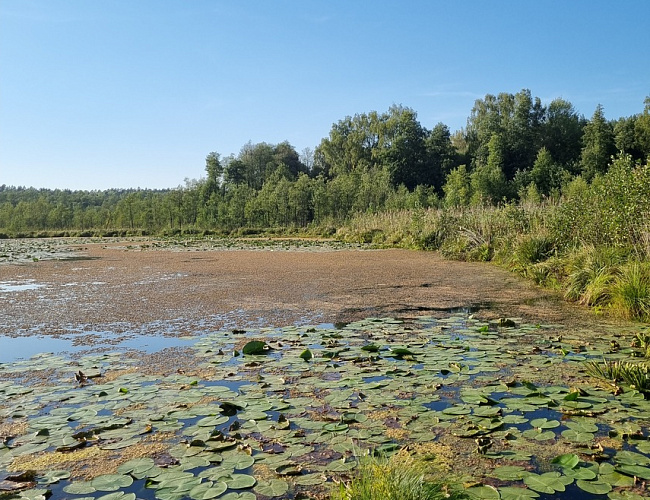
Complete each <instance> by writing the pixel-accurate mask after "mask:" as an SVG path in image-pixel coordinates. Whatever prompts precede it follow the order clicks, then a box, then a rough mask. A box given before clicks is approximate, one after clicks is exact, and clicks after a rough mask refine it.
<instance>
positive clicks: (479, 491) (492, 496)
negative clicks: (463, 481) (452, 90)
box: [465, 486, 501, 500]
mask: <svg viewBox="0 0 650 500" xmlns="http://www.w3.org/2000/svg"><path fill="white" fill-rule="evenodd" d="M465 493H467V495H468V496H469V497H470V498H472V499H476V500H499V499H500V498H501V495H500V494H499V491H498V490H497V489H496V488H495V487H493V486H472V487H471V488H467V489H466V490H465Z"/></svg>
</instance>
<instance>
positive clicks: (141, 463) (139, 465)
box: [117, 458, 156, 479]
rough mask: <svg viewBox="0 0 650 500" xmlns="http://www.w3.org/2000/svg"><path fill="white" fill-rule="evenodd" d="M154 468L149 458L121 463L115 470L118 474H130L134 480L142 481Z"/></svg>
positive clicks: (154, 465)
mask: <svg viewBox="0 0 650 500" xmlns="http://www.w3.org/2000/svg"><path fill="white" fill-rule="evenodd" d="M155 467H156V464H155V463H154V461H153V460H152V459H151V458H136V459H133V460H129V461H128V462H125V463H123V464H122V465H120V466H119V467H118V468H117V472H119V473H120V474H131V475H132V476H133V477H134V478H135V479H144V478H145V477H147V473H148V472H149V471H151V470H152V469H153V468H155Z"/></svg>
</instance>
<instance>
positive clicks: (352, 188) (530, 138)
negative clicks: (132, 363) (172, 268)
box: [0, 90, 650, 236]
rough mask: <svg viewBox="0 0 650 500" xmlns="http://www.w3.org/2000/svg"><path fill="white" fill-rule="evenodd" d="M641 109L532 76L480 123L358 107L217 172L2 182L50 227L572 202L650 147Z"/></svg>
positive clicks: (38, 224) (65, 230)
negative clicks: (537, 85)
mask: <svg viewBox="0 0 650 500" xmlns="http://www.w3.org/2000/svg"><path fill="white" fill-rule="evenodd" d="M644 104H645V108H644V109H643V110H642V112H641V113H639V114H636V115H633V116H630V117H621V118H618V119H616V120H607V119H606V118H605V115H604V109H603V107H602V106H598V107H597V108H596V110H595V111H594V113H593V116H591V118H590V119H585V118H584V117H583V116H581V115H580V114H578V113H577V112H576V110H575V109H574V107H573V105H572V104H571V103H570V102H567V101H566V100H563V99H560V98H558V99H555V100H553V101H552V102H551V103H550V104H548V105H547V106H545V105H543V104H542V103H541V100H540V99H539V98H537V97H532V95H531V93H530V91H529V90H522V91H521V92H518V93H517V94H508V93H502V94H499V95H497V96H495V95H486V96H485V98H483V99H480V100H477V101H476V103H475V105H474V107H473V109H472V110H471V114H470V116H469V118H468V119H467V126H466V127H465V128H464V129H461V130H459V131H457V132H454V133H453V134H452V133H451V132H450V130H449V128H448V127H447V126H446V125H444V124H443V123H438V124H436V125H434V126H433V128H431V129H428V128H426V127H425V126H423V125H422V124H421V123H420V122H419V121H418V118H417V113H416V112H415V111H414V110H412V109H410V108H406V107H402V106H392V107H391V108H390V109H388V110H387V111H386V112H383V113H378V112H376V111H372V112H369V113H362V114H356V115H354V116H347V117H345V118H344V119H342V120H340V121H338V122H337V123H335V124H333V125H332V128H331V130H330V133H329V136H328V137H326V138H323V139H322V140H321V142H320V144H319V145H318V146H316V147H315V148H314V149H313V150H312V149H310V148H307V149H305V150H304V151H302V152H301V153H298V152H297V151H296V150H295V148H294V147H293V146H292V145H291V144H289V143H288V142H282V143H280V144H268V143H264V142H262V143H258V144H252V143H250V142H249V143H247V144H245V145H244V146H243V147H242V148H241V151H240V152H239V154H238V155H236V156H235V155H232V154H231V155H229V156H225V157H222V156H221V155H220V154H219V153H217V152H210V153H209V154H208V155H207V157H206V164H205V172H206V175H205V177H204V178H201V179H199V180H195V179H192V180H191V179H185V182H184V184H182V185H179V186H178V187H177V188H175V189H168V190H148V189H126V190H114V189H110V190H106V191H69V190H49V189H34V188H27V187H13V186H5V185H2V186H0V232H3V233H4V234H5V235H11V236H29V235H38V234H42V235H45V234H51V235H56V234H58V235H74V234H82V233H83V234H87V235H90V234H97V235H102V234H126V233H128V234H144V235H148V234H178V233H181V232H187V233H202V232H206V231H207V232H208V233H210V232H216V233H231V232H233V231H235V232H237V231H244V232H245V231H246V230H250V231H255V230H261V229H268V228H271V229H275V230H294V231H295V230H304V229H305V228H308V227H312V228H314V229H315V228H318V227H320V228H326V229H328V230H331V228H332V227H334V228H338V227H339V226H340V225H341V224H342V223H343V222H344V221H346V220H349V219H350V217H352V216H353V215H355V214H359V213H369V212H370V213H377V212H382V211H395V210H403V209H415V208H430V207H431V208H444V207H447V208H449V207H463V206H488V205H498V204H503V203H509V202H523V201H529V202H530V201H535V202H539V201H549V202H559V200H560V199H561V198H562V197H566V196H567V195H568V194H569V193H570V192H571V191H572V190H575V188H576V186H577V185H578V184H580V183H584V184H592V183H593V182H594V180H595V179H596V178H597V177H599V176H601V177H602V176H603V175H604V174H606V173H607V172H608V170H609V169H610V166H611V165H612V164H613V162H614V161H616V159H618V161H630V162H632V164H633V165H636V164H638V163H643V162H645V161H646V159H647V157H648V155H649V154H650V98H647V99H646V101H645V103H644Z"/></svg>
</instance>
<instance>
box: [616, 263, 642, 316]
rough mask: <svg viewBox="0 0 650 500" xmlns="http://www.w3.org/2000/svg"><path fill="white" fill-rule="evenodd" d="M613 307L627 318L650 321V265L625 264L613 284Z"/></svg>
mask: <svg viewBox="0 0 650 500" xmlns="http://www.w3.org/2000/svg"><path fill="white" fill-rule="evenodd" d="M612 293H613V297H612V307H613V308H614V310H615V312H616V313H617V315H618V316H621V317H623V318H625V319H636V320H640V321H650V265H648V264H645V265H644V264H640V263H638V262H633V263H631V264H629V265H627V266H625V267H624V268H623V269H622V270H621V273H620V275H619V276H618V279H617V280H616V283H615V284H614V286H613V292H612Z"/></svg>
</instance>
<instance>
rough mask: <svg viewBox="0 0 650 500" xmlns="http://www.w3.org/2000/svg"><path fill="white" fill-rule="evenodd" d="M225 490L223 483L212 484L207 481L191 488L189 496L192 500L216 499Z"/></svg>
mask: <svg viewBox="0 0 650 500" xmlns="http://www.w3.org/2000/svg"><path fill="white" fill-rule="evenodd" d="M227 489H228V486H227V485H226V483H224V482H216V483H213V482H212V481H208V482H205V483H201V484H199V485H197V486H195V487H194V488H192V489H191V490H190V492H189V496H190V498H192V500H209V499H210V498H217V497H218V496H220V495H222V494H223V493H224V492H225V491H226V490H227Z"/></svg>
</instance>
